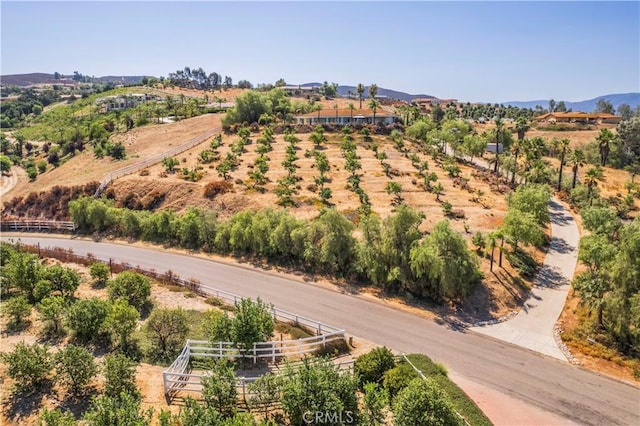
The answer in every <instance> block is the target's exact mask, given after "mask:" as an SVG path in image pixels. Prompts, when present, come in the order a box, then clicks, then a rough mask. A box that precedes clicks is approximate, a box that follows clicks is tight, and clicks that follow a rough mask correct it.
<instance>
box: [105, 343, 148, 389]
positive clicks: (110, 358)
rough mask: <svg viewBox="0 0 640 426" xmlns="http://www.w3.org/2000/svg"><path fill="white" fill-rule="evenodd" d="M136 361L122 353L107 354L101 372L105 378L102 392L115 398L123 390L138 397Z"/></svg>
mask: <svg viewBox="0 0 640 426" xmlns="http://www.w3.org/2000/svg"><path fill="white" fill-rule="evenodd" d="M136 366H137V363H136V362H135V361H133V360H132V359H130V358H128V357H127V356H126V355H124V354H114V355H107V356H105V357H104V362H103V364H102V372H103V374H104V378H105V384H104V394H105V395H106V396H109V397H112V398H117V397H119V396H120V394H122V393H123V392H124V393H126V394H128V395H132V396H136V395H137V396H138V397H140V391H139V390H138V388H137V386H136Z"/></svg>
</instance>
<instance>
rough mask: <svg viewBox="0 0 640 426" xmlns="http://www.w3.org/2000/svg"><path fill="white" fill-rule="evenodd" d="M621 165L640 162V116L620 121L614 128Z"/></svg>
mask: <svg viewBox="0 0 640 426" xmlns="http://www.w3.org/2000/svg"><path fill="white" fill-rule="evenodd" d="M616 133H617V135H618V141H619V142H620V148H619V151H620V153H621V159H620V160H621V163H622V165H630V164H637V163H638V162H640V115H638V114H637V113H636V116H635V117H632V118H631V119H629V120H624V121H621V122H620V123H619V124H618V125H617V126H616Z"/></svg>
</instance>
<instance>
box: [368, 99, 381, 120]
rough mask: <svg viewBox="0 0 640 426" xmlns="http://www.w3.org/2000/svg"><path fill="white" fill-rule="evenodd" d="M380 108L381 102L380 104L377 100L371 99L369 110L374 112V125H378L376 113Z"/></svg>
mask: <svg viewBox="0 0 640 426" xmlns="http://www.w3.org/2000/svg"><path fill="white" fill-rule="evenodd" d="M379 107H380V102H378V101H377V100H376V99H375V98H371V100H370V101H369V108H371V109H372V110H373V124H375V123H376V111H377V110H378V108H379Z"/></svg>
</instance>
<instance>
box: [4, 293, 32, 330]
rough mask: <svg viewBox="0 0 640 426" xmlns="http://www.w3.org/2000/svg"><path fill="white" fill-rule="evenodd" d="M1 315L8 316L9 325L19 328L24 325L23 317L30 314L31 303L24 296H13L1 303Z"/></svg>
mask: <svg viewBox="0 0 640 426" xmlns="http://www.w3.org/2000/svg"><path fill="white" fill-rule="evenodd" d="M2 313H3V315H5V316H7V317H9V320H10V322H9V324H8V325H9V327H10V328H19V327H22V326H23V325H24V320H25V318H28V317H29V315H31V305H30V304H29V302H28V301H27V298H26V297H24V296H14V297H12V298H11V299H9V300H7V301H5V302H4V303H2Z"/></svg>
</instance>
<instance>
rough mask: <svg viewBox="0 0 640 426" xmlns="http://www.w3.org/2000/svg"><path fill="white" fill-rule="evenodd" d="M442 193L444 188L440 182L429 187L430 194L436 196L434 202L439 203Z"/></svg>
mask: <svg viewBox="0 0 640 426" xmlns="http://www.w3.org/2000/svg"><path fill="white" fill-rule="evenodd" d="M443 192H444V187H443V186H442V184H441V183H440V182H438V183H436V184H435V185H431V193H432V194H436V201H440V195H442V193H443Z"/></svg>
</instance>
